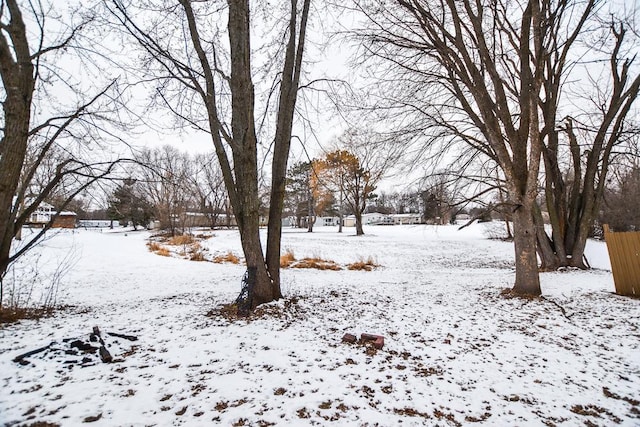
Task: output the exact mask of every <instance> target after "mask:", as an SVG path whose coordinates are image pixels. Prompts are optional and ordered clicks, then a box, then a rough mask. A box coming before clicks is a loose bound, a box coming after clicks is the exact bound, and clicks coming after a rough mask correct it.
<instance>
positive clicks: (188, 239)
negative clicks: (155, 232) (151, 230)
mask: <svg viewBox="0 0 640 427" xmlns="http://www.w3.org/2000/svg"><path fill="white" fill-rule="evenodd" d="M192 243H196V239H195V238H194V237H193V236H190V235H188V234H183V235H181V236H173V237H171V238H170V239H169V240H168V241H167V245H171V246H184V245H190V244H192Z"/></svg>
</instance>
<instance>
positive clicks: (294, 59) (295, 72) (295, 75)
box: [266, 0, 313, 299]
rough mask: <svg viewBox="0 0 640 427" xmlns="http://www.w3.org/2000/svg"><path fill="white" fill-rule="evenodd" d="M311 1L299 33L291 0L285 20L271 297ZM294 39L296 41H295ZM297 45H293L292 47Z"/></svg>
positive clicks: (272, 202)
mask: <svg viewBox="0 0 640 427" xmlns="http://www.w3.org/2000/svg"><path fill="white" fill-rule="evenodd" d="M310 1H311V0H304V3H303V8H302V12H301V19H300V32H299V33H298V31H297V30H296V29H297V28H298V26H297V20H298V8H297V3H298V2H297V0H291V11H290V17H289V40H288V43H287V51H286V55H285V60H284V67H283V72H282V80H281V82H280V100H279V104H278V118H277V123H276V134H275V143H274V149H273V163H272V168H271V197H270V199H269V225H268V234H267V258H266V262H267V268H268V270H269V274H270V275H271V281H272V285H271V286H272V288H273V289H272V293H273V295H277V297H276V298H275V299H277V298H280V297H281V291H280V252H281V240H282V209H283V207H284V193H285V185H286V175H287V161H288V159H289V149H290V147H291V132H292V128H293V114H294V112H295V107H296V100H297V96H298V84H299V81H300V71H301V69H302V56H303V53H304V43H305V34H306V29H307V17H308V15H309V4H310ZM296 39H297V40H296ZM296 41H297V43H296ZM311 221H312V218H309V231H311V230H312V227H313V225H312V223H311Z"/></svg>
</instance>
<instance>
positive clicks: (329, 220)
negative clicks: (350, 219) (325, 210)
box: [313, 216, 340, 227]
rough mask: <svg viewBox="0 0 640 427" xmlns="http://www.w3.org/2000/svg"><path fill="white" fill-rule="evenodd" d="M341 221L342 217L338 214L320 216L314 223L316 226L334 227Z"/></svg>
mask: <svg viewBox="0 0 640 427" xmlns="http://www.w3.org/2000/svg"><path fill="white" fill-rule="evenodd" d="M339 223H340V217H337V216H320V217H317V218H316V222H314V223H313V225H314V226H316V227H333V226H336V225H338V224H339Z"/></svg>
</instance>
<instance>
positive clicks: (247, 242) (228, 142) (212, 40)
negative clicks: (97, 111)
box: [108, 0, 310, 307]
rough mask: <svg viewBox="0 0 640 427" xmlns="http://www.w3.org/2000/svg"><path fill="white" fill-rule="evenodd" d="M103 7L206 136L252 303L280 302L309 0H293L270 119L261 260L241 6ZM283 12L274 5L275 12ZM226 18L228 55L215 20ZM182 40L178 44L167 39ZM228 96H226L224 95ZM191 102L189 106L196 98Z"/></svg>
mask: <svg viewBox="0 0 640 427" xmlns="http://www.w3.org/2000/svg"><path fill="white" fill-rule="evenodd" d="M152 3H153V2H150V3H149V4H143V5H134V4H131V3H128V2H124V1H121V0H113V1H111V2H108V4H109V6H110V8H111V12H112V15H113V16H115V17H116V18H117V20H118V21H119V25H120V26H121V28H124V29H125V30H126V32H128V33H129V34H130V35H131V36H132V37H133V38H134V39H135V40H136V42H137V43H138V45H139V46H140V47H141V48H142V49H143V50H144V51H145V52H146V54H147V56H146V58H145V61H146V62H145V65H147V67H146V72H147V77H148V78H149V79H155V80H156V81H157V82H158V90H157V91H156V95H157V97H158V98H159V99H160V101H161V102H162V103H164V105H166V106H167V107H168V108H169V109H170V110H171V111H172V112H173V113H174V114H175V115H176V117H178V118H180V119H181V120H183V121H184V122H186V123H188V124H189V125H191V126H193V127H195V128H196V129H198V130H201V131H203V132H206V133H208V134H209V135H210V137H211V140H212V142H213V145H214V147H215V152H216V155H217V158H218V162H219V164H220V167H221V169H222V174H223V177H224V181H225V186H226V188H227V193H228V195H229V200H230V203H231V206H232V208H233V212H234V215H235V218H236V222H237V224H238V228H239V231H240V238H241V241H242V248H243V252H244V255H245V259H246V262H247V267H248V271H249V275H250V276H255V277H249V279H250V280H249V282H254V283H252V285H253V286H252V287H250V290H249V300H250V303H251V306H252V307H255V306H257V305H259V304H261V303H264V302H269V301H273V300H275V299H278V298H280V297H281V296H282V293H281V290H280V240H281V228H282V224H281V215H282V207H283V200H284V189H285V177H286V171H287V161H288V155H289V148H290V143H291V134H292V126H293V118H294V110H295V105H296V99H297V94H298V87H299V82H300V76H301V71H302V64H303V62H302V58H303V52H304V46H305V38H306V29H307V20H308V16H309V9H310V0H303V1H298V0H291V1H290V3H289V10H288V12H285V13H287V15H288V16H287V18H285V19H283V21H284V23H285V27H286V30H285V33H286V36H285V37H286V38H285V40H286V45H285V46H284V58H283V60H282V67H281V68H280V74H279V92H278V94H279V98H278V108H277V112H276V113H275V135H274V136H273V148H272V150H273V158H272V169H271V186H270V188H271V194H270V200H269V225H268V236H267V251H266V256H265V254H264V253H263V251H262V245H261V241H260V229H259V209H260V201H259V191H258V179H259V172H260V171H259V167H258V127H259V125H260V123H259V122H257V120H256V114H255V102H256V101H255V88H254V81H253V78H254V77H253V76H254V74H253V73H254V71H255V70H254V68H253V66H252V50H251V34H252V25H251V13H250V8H249V1H248V0H228V1H227V2H226V7H224V6H221V5H220V4H219V3H217V2H195V1H190V0H177V1H176V2H157V4H152ZM283 9H285V8H282V7H281V8H280V10H283ZM225 15H226V17H227V27H226V34H227V37H228V46H229V48H228V50H227V49H225V48H224V47H223V45H224V44H223V43H222V42H221V40H220V39H221V33H222V32H223V29H221V28H220V27H219V25H218V23H219V22H220V21H221V20H222V19H224V16H225ZM176 37H181V39H180V42H179V43H174V42H173V41H172V40H175V38H176ZM227 94H228V95H227ZM195 101H197V102H195Z"/></svg>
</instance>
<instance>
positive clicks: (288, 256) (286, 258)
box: [280, 249, 296, 268]
mask: <svg viewBox="0 0 640 427" xmlns="http://www.w3.org/2000/svg"><path fill="white" fill-rule="evenodd" d="M295 260H296V257H295V256H294V255H293V251H292V250H291V249H287V251H286V252H285V253H284V254H283V255H281V256H280V267H281V268H287V267H290V266H291V264H293V263H294V262H295Z"/></svg>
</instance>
